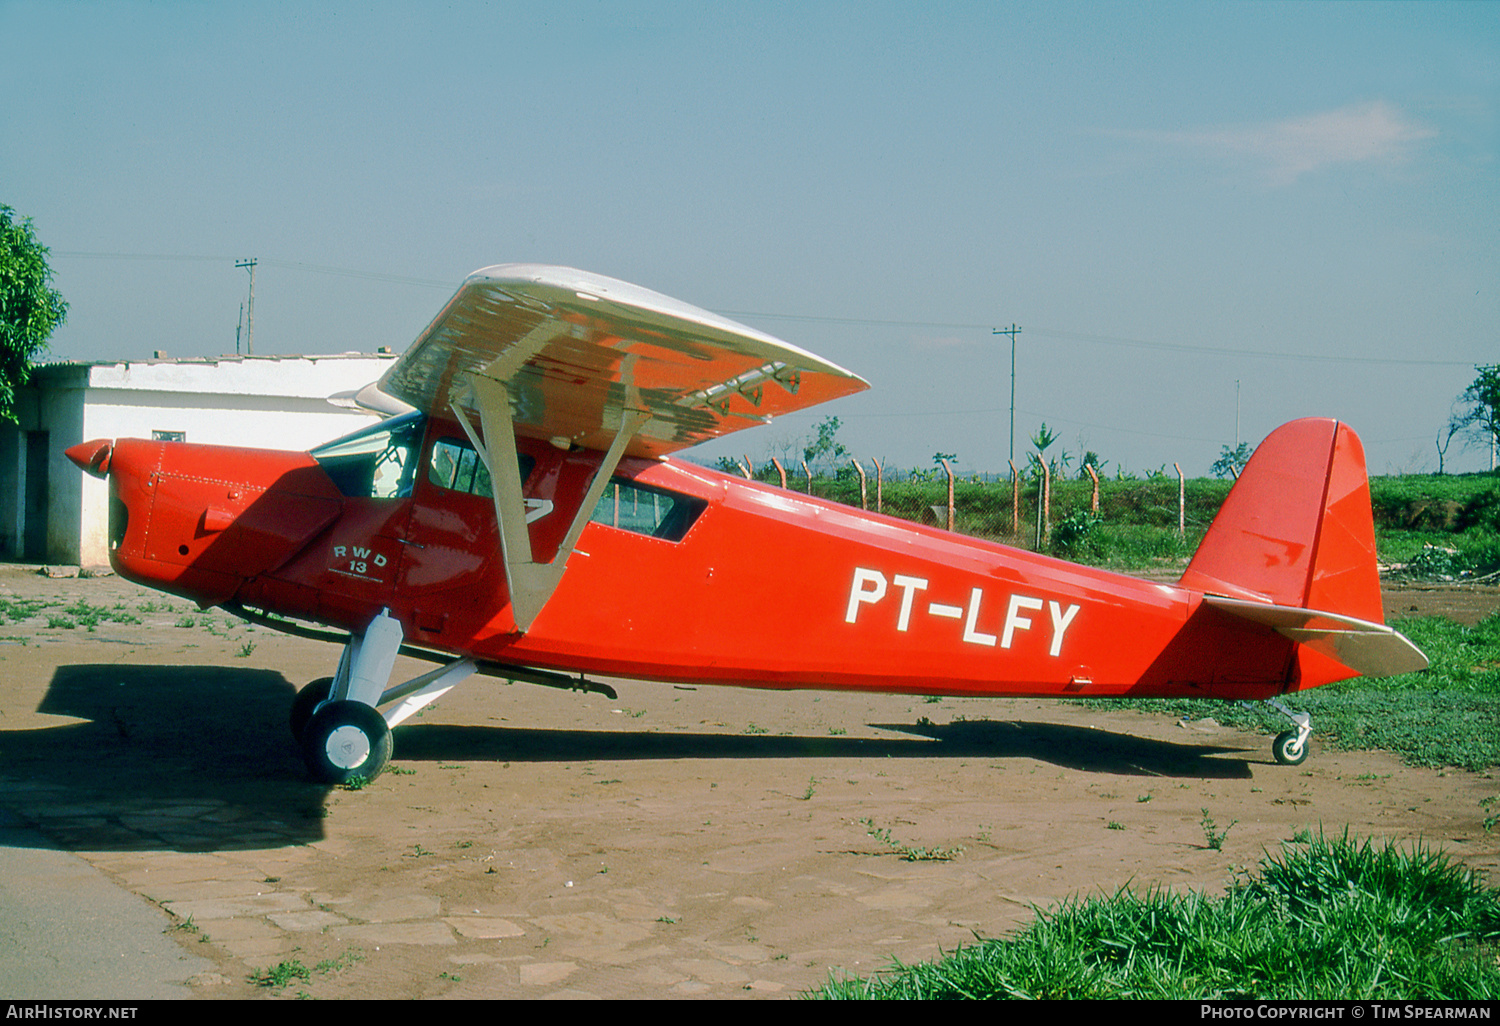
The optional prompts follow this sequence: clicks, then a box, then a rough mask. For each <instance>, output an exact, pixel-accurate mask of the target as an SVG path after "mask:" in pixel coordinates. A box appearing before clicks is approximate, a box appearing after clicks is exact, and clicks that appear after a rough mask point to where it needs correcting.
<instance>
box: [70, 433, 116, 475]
mask: <svg viewBox="0 0 1500 1026" xmlns="http://www.w3.org/2000/svg"><path fill="white" fill-rule="evenodd" d="M113 448H114V443H113V442H111V441H110V440H109V439H107V438H96V439H95V440H94V441H92V442H79V443H78V444H77V445H75V446H73V447H72V448H70V449H68V450H67V452H66V455H67V457H68V459H70V460H72V461H73V464H74V466H76V467H77V468H78V469H79V470H81V471H83V472H84V473H86V474H92V475H93V476H94V477H98V478H104V477H108V476H109V456H110V452H111V451H112V450H113Z"/></svg>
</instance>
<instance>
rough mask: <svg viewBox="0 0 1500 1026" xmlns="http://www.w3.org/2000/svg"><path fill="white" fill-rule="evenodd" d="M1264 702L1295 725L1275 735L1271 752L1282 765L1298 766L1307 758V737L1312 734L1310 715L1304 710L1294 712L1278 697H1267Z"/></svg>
mask: <svg viewBox="0 0 1500 1026" xmlns="http://www.w3.org/2000/svg"><path fill="white" fill-rule="evenodd" d="M1266 704H1267V705H1269V706H1270V707H1271V708H1273V709H1275V710H1276V711H1277V712H1279V713H1281V715H1283V716H1285V717H1286V718H1287V719H1289V720H1291V721H1292V722H1293V723H1295V724H1296V725H1297V728H1296V729H1295V730H1284V731H1282V732H1281V733H1280V734H1277V735H1276V740H1275V741H1274V742H1273V743H1272V745H1271V754H1272V755H1274V756H1275V757H1276V761H1277V762H1279V763H1281V764H1282V765H1283V766H1300V765H1302V763H1303V762H1305V761H1306V760H1307V739H1308V738H1309V737H1311V736H1312V717H1311V716H1309V715H1308V714H1307V713H1305V712H1299V713H1294V712H1292V711H1291V710H1290V709H1288V708H1287V707H1286V706H1285V705H1282V704H1281V701H1280V700H1279V699H1275V698H1268V699H1266Z"/></svg>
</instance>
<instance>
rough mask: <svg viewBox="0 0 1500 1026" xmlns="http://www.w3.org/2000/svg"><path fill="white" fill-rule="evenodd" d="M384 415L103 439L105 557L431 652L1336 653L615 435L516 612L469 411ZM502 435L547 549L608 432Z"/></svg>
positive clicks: (884, 660) (961, 679)
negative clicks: (541, 579) (296, 449)
mask: <svg viewBox="0 0 1500 1026" xmlns="http://www.w3.org/2000/svg"><path fill="white" fill-rule="evenodd" d="M387 423H388V424H389V425H393V426H391V427H388V428H385V429H383V430H384V431H385V436H382V434H381V431H380V430H375V429H372V430H371V431H370V432H369V433H368V434H369V436H370V437H371V438H373V439H374V441H373V442H372V443H370V444H367V445H365V448H366V449H371V450H372V452H368V453H367V452H364V451H363V450H361V451H358V452H352V454H351V453H350V452H345V451H340V450H338V448H337V446H335V447H334V450H333V451H332V452H331V453H330V452H329V451H326V450H328V449H329V447H320V449H319V450H314V454H312V455H310V454H307V453H282V452H270V451H266V450H255V449H238V448H227V447H214V446H199V445H189V444H184V443H170V442H148V441H142V440H134V439H121V440H119V441H118V442H116V443H114V445H113V448H112V450H111V451H109V452H108V453H107V455H106V456H105V457H103V458H104V459H106V461H107V470H108V473H109V478H110V482H111V494H112V510H113V515H112V536H113V537H112V543H113V551H112V562H113V563H114V566H115V568H116V570H117V571H118V572H119V573H120V574H121V575H122V576H125V577H127V578H129V579H131V580H134V581H137V582H139V583H141V584H145V585H148V586H152V587H156V588H161V589H163V590H166V591H170V592H174V593H176V594H179V595H183V596H185V597H188V598H191V599H193V600H195V601H198V602H200V603H202V604H204V605H218V604H225V603H238V604H241V605H243V606H246V607H251V608H256V609H265V610H267V611H269V612H272V613H276V614H280V615H282V616H288V617H294V618H299V619H305V620H311V621H315V622H318V623H322V624H327V625H329V626H332V627H335V628H338V629H341V630H346V631H350V632H355V633H358V632H360V631H362V630H363V629H364V628H365V626H366V625H368V624H369V623H370V621H371V619H372V617H374V616H375V615H376V614H377V613H379V612H380V611H381V610H382V609H388V610H389V611H390V615H391V616H393V617H395V618H396V619H397V620H399V621H400V623H401V625H402V628H403V630H404V632H405V637H406V640H407V641H409V642H412V643H415V644H418V645H422V646H425V647H428V648H432V649H436V650H440V651H444V652H449V653H453V654H455V655H462V656H469V657H472V658H475V659H481V660H488V661H493V662H499V663H508V664H513V665H518V666H529V667H540V668H551V669H558V670H565V671H569V672H574V673H579V672H581V673H590V674H605V675H613V676H623V677H631V678H641V679H651V680H661V681H674V682H691V683H702V684H730V685H745V686H756V687H772V688H825V689H844V688H848V689H864V690H871V691H888V692H889V691H895V692H906V693H916V694H936V695H968V696H1052V697H1068V696H1076V697H1089V696H1118V695H1184V696H1198V697H1216V698H1229V697H1233V698H1264V697H1268V696H1272V695H1275V694H1279V693H1281V692H1284V691H1287V690H1289V689H1295V688H1304V687H1311V686H1315V685H1317V684H1321V683H1326V682H1328V681H1329V680H1335V679H1341V678H1342V677H1346V676H1349V675H1350V673H1349V672H1348V671H1347V670H1345V669H1344V668H1343V667H1341V666H1339V665H1338V664H1335V663H1331V662H1330V663H1328V664H1327V668H1326V669H1324V668H1322V666H1321V664H1317V665H1316V666H1315V667H1314V669H1315V670H1317V671H1318V672H1320V673H1321V674H1322V675H1321V676H1318V675H1316V674H1315V673H1314V672H1312V671H1310V669H1309V666H1308V664H1307V663H1306V662H1305V661H1299V660H1298V659H1297V658H1296V654H1295V651H1294V650H1295V649H1296V647H1297V646H1296V645H1294V644H1293V643H1292V642H1290V641H1288V640H1287V639H1285V638H1283V637H1281V636H1280V635H1277V634H1275V633H1274V632H1271V631H1267V630H1265V629H1263V628H1261V627H1259V626H1257V625H1255V624H1250V623H1247V622H1245V621H1244V620H1241V619H1238V618H1235V617H1232V616H1229V615H1226V614H1224V613H1222V612H1220V611H1218V610H1216V609H1214V608H1211V607H1209V606H1207V605H1205V604H1203V602H1202V596H1201V595H1200V594H1199V593H1197V592H1195V591H1193V590H1190V589H1187V588H1183V587H1180V586H1178V585H1176V584H1169V583H1158V582H1152V581H1146V580H1141V579H1137V578H1133V577H1128V576H1124V575H1120V574H1114V573H1108V572H1105V571H1101V570H1097V569H1093V568H1089V567H1083V566H1079V565H1076V564H1072V563H1068V562H1064V561H1061V560H1057V559H1053V558H1050V557H1047V556H1041V555H1037V554H1035V553H1031V552H1026V551H1023V550H1019V549H1015V548H1010V547H1007V546H1004V545H999V544H995V543H992V542H988V541H985V540H981V539H977V538H971V537H966V536H962V535H958V534H953V533H950V532H947V531H942V530H938V529H935V528H929V527H924V526H921V525H917V524H913V523H910V522H907V521H904V520H899V519H896V518H893V517H888V516H881V515H878V514H874V513H868V512H864V511H861V510H857V509H854V508H852V507H848V506H844V505H840V504H838V503H833V502H827V501H824V500H820V499H816V498H811V497H809V496H805V495H802V494H800V493H797V492H793V491H789V490H786V489H781V488H777V487H773V486H769V485H764V484H760V483H758V482H751V481H746V480H743V479H741V478H736V477H732V476H728V475H725V474H721V473H718V472H715V471H712V470H707V469H704V468H701V467H697V466H694V465H691V464H686V463H681V462H677V461H674V460H647V459H634V458H628V457H627V458H626V459H624V460H623V461H622V462H621V463H620V465H619V467H618V468H617V469H616V471H615V473H614V477H613V481H612V483H611V485H610V486H609V487H608V488H607V489H606V491H605V492H604V495H603V497H602V498H601V499H600V500H599V502H598V503H597V505H596V508H595V509H594V510H593V515H592V518H591V522H590V523H589V524H588V525H587V526H586V527H585V528H584V530H583V533H582V535H581V537H580V538H579V541H578V544H577V546H576V548H575V550H574V551H573V552H572V554H571V555H570V556H569V557H568V559H567V572H566V573H565V574H563V575H562V578H561V581H560V583H559V584H558V585H557V587H556V590H555V592H554V593H553V594H552V596H551V599H550V601H548V602H547V604H546V606H545V608H544V609H542V611H541V613H540V614H539V615H538V616H537V618H536V619H535V622H534V623H532V624H531V626H530V629H529V630H527V631H525V632H524V633H522V632H519V631H517V630H516V626H515V619H514V617H513V615H512V611H511V609H510V601H509V595H508V588H507V577H506V573H505V568H504V566H503V564H502V561H501V560H500V558H498V556H497V554H498V553H499V551H500V545H501V539H500V538H499V537H498V535H499V532H498V530H497V526H496V525H497V519H496V514H495V505H494V500H493V499H492V498H491V496H490V494H489V491H490V489H489V480H488V475H487V473H486V472H485V471H484V469H483V466H482V464H481V463H480V462H479V459H478V456H477V454H476V452H475V450H474V448H473V447H472V446H471V445H470V444H469V442H468V441H467V440H466V439H465V436H464V432H463V431H462V430H461V429H460V427H459V425H458V424H457V423H455V422H452V421H446V420H443V419H440V418H436V417H433V418H420V417H413V418H410V419H407V420H404V421H401V422H387ZM383 437H384V442H382V438H383ZM386 444H388V445H389V447H388V448H381V446H382V445H386ZM403 446H404V448H402V447H403ZM517 446H518V450H519V454H520V460H521V463H522V468H523V475H522V476H523V482H524V490H523V491H524V496H525V506H526V521H527V531H528V533H529V536H530V541H531V546H532V549H533V552H534V554H535V557H536V558H537V559H538V560H542V561H545V560H547V559H550V558H551V557H552V555H553V554H555V553H556V552H557V549H558V546H559V544H560V542H561V541H562V539H563V535H564V534H565V533H566V530H567V526H568V524H569V522H570V521H571V519H572V516H573V513H574V511H576V510H577V509H578V508H579V505H580V502H581V501H582V500H583V498H584V493H585V492H586V490H587V489H588V486H589V483H590V481H591V480H592V478H593V476H594V473H595V471H596V470H597V469H598V468H599V466H600V459H601V454H600V453H599V452H598V451H595V450H576V449H575V450H571V451H570V450H565V449H561V448H558V447H555V446H554V445H552V444H550V443H548V442H546V441H542V440H537V439H530V438H521V439H519V440H518V443H517ZM345 449H360V446H359V445H357V444H356V445H352V446H345ZM391 452H396V453H397V455H395V456H391V455H390V453H391Z"/></svg>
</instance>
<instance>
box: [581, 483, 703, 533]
mask: <svg viewBox="0 0 1500 1026" xmlns="http://www.w3.org/2000/svg"><path fill="white" fill-rule="evenodd" d="M707 506H708V503H706V502H704V501H703V500H702V499H695V498H693V497H691V496H688V495H677V494H675V493H673V492H665V491H658V490H657V489H655V488H644V487H642V486H641V485H638V484H635V483H634V482H632V481H628V480H626V479H624V478H619V477H617V478H614V479H613V480H611V481H610V483H609V487H607V488H605V489H604V494H603V495H602V496H600V497H599V505H597V506H595V507H594V515H593V516H591V517H589V519H590V520H592V521H593V522H594V523H596V524H604V525H605V526H607V527H618V528H619V529H620V530H622V531H634V532H635V533H636V534H649V535H650V536H651V537H653V538H662V539H664V540H666V541H674V542H675V541H682V539H683V537H684V536H685V535H686V534H687V533H688V528H690V527H692V526H693V523H694V522H695V521H696V520H697V519H698V515H699V514H700V513H702V512H703V510H704V509H705V508H706V507H707Z"/></svg>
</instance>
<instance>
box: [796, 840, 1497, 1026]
mask: <svg viewBox="0 0 1500 1026" xmlns="http://www.w3.org/2000/svg"><path fill="white" fill-rule="evenodd" d="M1497 955H1500V892H1497V891H1495V890H1492V889H1489V888H1486V887H1484V886H1483V885H1482V884H1481V883H1480V881H1479V880H1478V878H1477V877H1476V876H1475V875H1474V873H1473V872H1472V871H1470V870H1469V869H1467V868H1465V867H1464V866H1462V865H1461V864H1459V863H1457V862H1454V861H1452V860H1450V859H1449V858H1448V857H1447V856H1446V855H1444V854H1443V853H1441V852H1438V851H1435V850H1432V849H1429V848H1426V847H1423V846H1421V845H1418V846H1416V847H1411V848H1403V847H1400V846H1398V845H1394V844H1390V843H1386V844H1384V845H1379V846H1377V845H1375V844H1374V843H1372V842H1370V841H1364V842H1362V843H1361V842H1358V841H1356V840H1353V839H1351V838H1350V837H1349V835H1348V833H1347V832H1346V833H1345V834H1344V835H1343V836H1342V837H1339V838H1328V837H1325V836H1322V835H1321V834H1320V835H1319V836H1317V837H1316V838H1310V839H1309V841H1308V842H1307V843H1306V844H1305V845H1304V844H1296V845H1291V846H1287V845H1284V846H1283V848H1282V851H1281V852H1280V853H1279V854H1276V855H1270V854H1268V855H1266V856H1265V857H1264V858H1263V859H1262V860H1261V863H1260V866H1259V871H1258V873H1257V874H1255V875H1252V876H1248V877H1246V878H1243V879H1241V880H1239V881H1238V882H1236V883H1235V884H1233V885H1232V886H1231V887H1229V888H1228V890H1227V891H1226V893H1225V894H1223V895H1222V896H1218V897H1212V896H1208V895H1204V894H1201V893H1197V892H1192V893H1187V894H1175V893H1171V892H1168V891H1165V890H1161V889H1156V888H1153V889H1151V890H1148V891H1147V892H1145V893H1144V894H1137V893H1135V892H1134V891H1132V890H1131V889H1129V888H1128V887H1125V888H1121V889H1120V890H1119V891H1117V892H1115V893H1114V894H1112V895H1101V896H1098V897H1090V898H1075V899H1071V900H1069V901H1066V902H1063V903H1061V904H1060V905H1058V906H1056V907H1054V908H1052V909H1049V910H1040V909H1039V910H1037V914H1036V918H1035V920H1034V921H1033V922H1032V923H1031V924H1030V925H1028V926H1026V927H1023V928H1022V929H1020V930H1019V931H1017V933H1016V934H1015V935H1014V936H1013V937H1010V938H1008V939H998V940H981V941H980V942H979V943H977V944H975V945H973V946H968V947H962V948H960V949H959V950H957V951H955V952H953V953H951V954H949V955H947V956H945V957H943V958H942V959H940V960H938V961H936V962H930V963H923V964H918V965H910V966H908V965H900V964H897V965H895V966H892V967H891V968H890V969H889V970H887V971H886V972H883V973H879V974H877V975H876V976H873V977H870V978H831V979H830V980H829V982H828V983H827V984H826V985H825V986H824V987H822V988H821V989H820V990H818V991H816V992H814V993H813V994H811V995H809V996H811V997H821V998H845V999H847V998H892V999H910V998H970V999H991V998H1044V999H1046V998H1051V999H1058V998H1063V999H1078V998H1092V999H1120V998H1144V999H1168V1000H1203V999H1219V1000H1223V999H1251V998H1254V999H1274V1000H1345V1001H1351V1000H1352V1001H1370V1000H1413V999H1434V1000H1481V999H1488V1000H1493V999H1495V998H1497V997H1500V961H1497Z"/></svg>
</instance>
